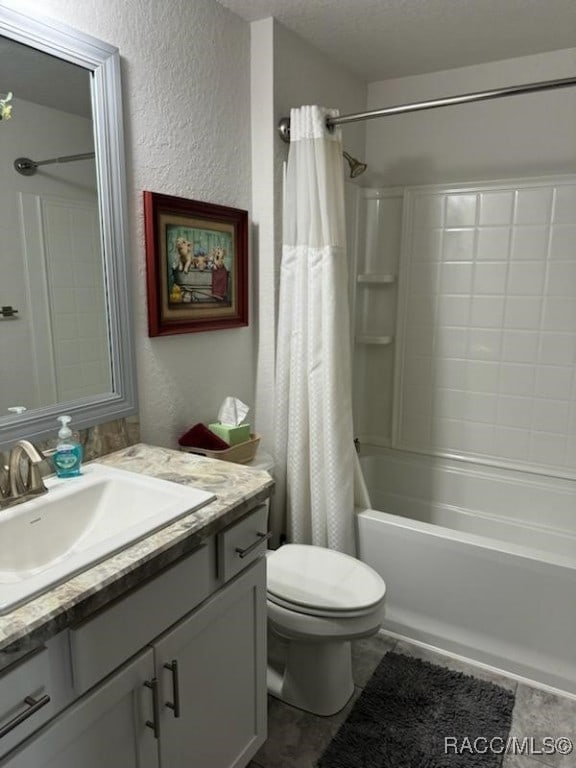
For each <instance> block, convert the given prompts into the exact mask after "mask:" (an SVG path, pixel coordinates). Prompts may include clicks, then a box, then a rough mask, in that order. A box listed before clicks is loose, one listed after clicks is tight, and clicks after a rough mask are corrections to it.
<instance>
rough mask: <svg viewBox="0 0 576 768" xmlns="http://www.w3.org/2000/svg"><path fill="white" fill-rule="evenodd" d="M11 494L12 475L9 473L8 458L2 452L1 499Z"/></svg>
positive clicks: (0, 471)
mask: <svg viewBox="0 0 576 768" xmlns="http://www.w3.org/2000/svg"><path fill="white" fill-rule="evenodd" d="M9 493H10V474H9V472H8V457H7V456H6V454H5V453H4V451H0V498H4V497H5V496H8V494H9Z"/></svg>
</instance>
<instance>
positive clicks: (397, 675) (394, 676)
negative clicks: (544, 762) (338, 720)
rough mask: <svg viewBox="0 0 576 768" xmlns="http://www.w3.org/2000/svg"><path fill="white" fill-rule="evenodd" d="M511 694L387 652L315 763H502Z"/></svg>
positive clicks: (439, 767)
mask: <svg viewBox="0 0 576 768" xmlns="http://www.w3.org/2000/svg"><path fill="white" fill-rule="evenodd" d="M513 707H514V694H513V693H511V692H510V691H506V690H505V689H504V688H501V687H500V686H498V685H495V684H494V683H490V682H486V681H484V680H479V679H478V678H476V677H470V676H469V675H465V674H463V673H461V672H452V671H451V670H449V669H445V668H444V667H439V666H436V665H435V664H430V663H429V662H427V661H422V660H421V659H416V658H412V657H410V656H404V655H402V654H398V653H392V652H391V653H387V654H386V655H385V656H384V658H383V659H382V661H381V662H380V664H379V666H378V667H377V668H376V671H375V672H374V674H373V675H372V677H371V678H370V681H369V682H368V684H367V685H366V687H365V688H364V690H363V691H362V693H361V695H360V697H359V698H358V700H357V701H356V703H355V704H354V706H353V708H352V710H351V712H350V714H349V715H348V717H347V719H346V720H345V721H344V723H343V724H342V725H341V726H340V729H339V730H338V732H337V734H336V735H335V736H334V738H333V739H332V741H331V742H330V744H329V745H328V747H327V749H326V751H325V752H324V754H323V755H322V757H321V758H320V760H319V761H318V764H317V765H318V768H500V766H501V765H502V760H503V751H504V748H505V746H506V739H507V737H508V733H509V731H510V725H511V722H512V709H513Z"/></svg>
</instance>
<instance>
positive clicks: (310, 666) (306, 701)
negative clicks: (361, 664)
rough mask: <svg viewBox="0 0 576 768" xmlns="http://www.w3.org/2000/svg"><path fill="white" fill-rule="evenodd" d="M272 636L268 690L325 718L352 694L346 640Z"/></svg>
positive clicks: (350, 649)
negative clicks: (316, 639) (308, 640)
mask: <svg viewBox="0 0 576 768" xmlns="http://www.w3.org/2000/svg"><path fill="white" fill-rule="evenodd" d="M270 632H271V634H272V637H271V638H270V640H271V642H270V645H271V646H272V645H273V646H274V648H271V649H270V651H271V652H270V653H269V662H268V693H270V695H271V696H274V697H275V698H277V699H280V700H281V701H284V702H285V703H286V704H291V705H292V706H294V707H297V708H298V709H303V710H305V711H307V712H311V713H312V714H314V715H322V716H324V717H327V716H329V715H334V714H336V712H339V711H340V710H341V709H342V708H343V707H344V706H346V704H347V703H348V701H349V700H350V699H351V697H352V694H353V693H354V682H353V679H352V648H351V645H350V641H348V640H335V641H326V640H322V642H318V641H316V642H307V641H304V640H300V639H297V640H294V639H290V640H287V639H284V638H278V636H275V635H276V633H274V632H273V631H272V630H270Z"/></svg>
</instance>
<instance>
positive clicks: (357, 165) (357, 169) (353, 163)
mask: <svg viewBox="0 0 576 768" xmlns="http://www.w3.org/2000/svg"><path fill="white" fill-rule="evenodd" d="M342 154H343V155H344V157H345V158H346V160H347V161H348V165H349V166H350V178H351V179H355V178H356V177H357V176H360V174H362V173H364V171H365V170H366V168H368V166H367V165H366V163H361V162H360V160H356V158H355V157H352V155H349V154H348V152H343V153H342Z"/></svg>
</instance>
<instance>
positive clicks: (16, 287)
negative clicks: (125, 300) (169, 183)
mask: <svg viewBox="0 0 576 768" xmlns="http://www.w3.org/2000/svg"><path fill="white" fill-rule="evenodd" d="M91 77H92V74H91V72H90V71H89V70H87V69H84V68H82V67H79V66H76V65H74V64H71V63H69V62H66V61H62V60H61V59H58V58H55V57H53V56H50V55H48V54H46V53H43V52H41V51H38V50H35V49H33V48H30V47H28V46H26V45H22V44H20V43H17V42H15V41H13V40H9V39H6V38H2V37H0V98H3V97H4V96H7V95H8V94H9V93H12V98H11V99H10V101H9V102H8V103H9V104H10V106H11V107H12V110H11V114H9V115H5V116H4V119H2V120H0V178H1V179H2V184H1V185H0V267H1V275H2V277H1V279H0V307H2V308H3V310H1V311H2V314H0V360H1V364H0V419H1V418H2V416H4V415H6V414H10V413H13V412H14V411H11V410H10V409H14V408H18V407H25V408H26V409H27V410H33V409H36V408H42V407H45V406H49V405H53V404H56V403H64V402H67V401H72V400H74V401H76V400H79V399H82V398H85V397H87V398H89V397H93V396H95V395H101V394H103V393H108V392H111V391H112V389H113V382H112V365H111V352H110V346H109V342H108V338H109V329H108V321H107V297H106V292H105V280H104V261H103V254H102V244H101V228H100V221H99V206H98V183H97V176H96V165H95V161H94V151H95V150H94V129H93V121H92V113H91V83H90V78H91ZM16 161H18V162H16ZM15 163H16V165H17V166H18V167H19V168H20V171H21V172H18V171H17V168H16V166H15Z"/></svg>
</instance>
